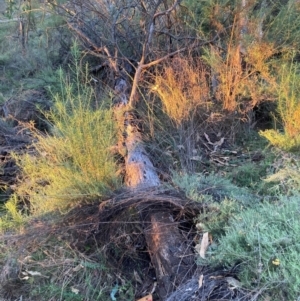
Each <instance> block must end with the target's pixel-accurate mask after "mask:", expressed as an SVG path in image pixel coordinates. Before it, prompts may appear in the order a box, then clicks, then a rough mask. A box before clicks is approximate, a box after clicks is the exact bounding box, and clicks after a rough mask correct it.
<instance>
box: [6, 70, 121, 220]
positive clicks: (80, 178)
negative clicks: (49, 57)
mask: <svg viewBox="0 0 300 301" xmlns="http://www.w3.org/2000/svg"><path fill="white" fill-rule="evenodd" d="M78 68H79V67H78V66H77V65H76V68H75V71H76V72H77V73H75V84H71V83H69V82H68V81H67V80H65V79H64V78H63V77H64V74H63V72H61V87H62V91H61V94H60V95H59V94H57V95H56V96H55V97H54V98H55V105H54V108H53V109H52V111H51V113H50V114H49V115H48V118H49V121H51V122H52V123H53V127H52V133H51V134H43V133H39V132H36V131H35V132H34V136H35V139H36V142H35V143H34V144H33V146H34V150H35V151H34V153H32V152H28V153H27V154H25V155H23V156H20V155H15V160H16V162H17V164H18V165H19V167H20V169H21V180H20V183H18V185H17V188H16V191H15V194H14V196H13V197H12V198H11V200H9V201H8V203H7V205H6V206H7V207H8V206H11V205H12V204H14V200H15V198H16V197H18V199H19V200H22V201H23V202H24V204H25V205H24V206H23V207H22V209H23V210H24V209H26V205H28V208H27V209H28V210H29V211H30V213H31V214H40V213H45V212H50V211H53V210H65V209H67V208H68V207H70V206H71V204H73V203H74V201H76V200H83V199H84V200H87V199H89V198H95V197H101V196H103V195H105V194H107V193H108V192H109V191H110V190H113V189H115V188H117V187H118V186H119V185H120V181H119V178H118V176H117V165H116V161H115V159H114V157H113V155H112V153H111V150H110V148H111V146H112V145H114V143H115V139H116V136H117V135H116V128H115V125H114V121H113V116H112V110H111V109H109V108H108V109H106V108H104V106H103V107H102V108H101V109H98V110H94V109H93V108H92V101H93V90H92V89H91V88H89V87H88V85H87V81H86V78H82V76H81V75H82V74H81V73H80V72H79V71H78V70H79V69H78ZM82 80H85V82H84V83H85V84H83V88H82V83H81V81H82ZM9 212H10V213H11V214H12V213H13V211H11V210H9Z"/></svg>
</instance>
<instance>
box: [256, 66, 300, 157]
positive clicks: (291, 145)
mask: <svg viewBox="0 0 300 301" xmlns="http://www.w3.org/2000/svg"><path fill="white" fill-rule="evenodd" d="M280 73H281V74H280V79H279V84H278V91H277V94H278V113H279V115H280V118H281V120H282V122H283V129H284V131H283V133H281V132H279V131H278V130H266V131H261V132H260V134H261V135H262V136H263V137H265V138H267V139H268V140H269V141H270V143H271V144H273V145H274V146H277V147H279V148H281V149H284V150H289V151H294V150H298V149H299V148H300V100H299V99H300V78H299V74H298V73H299V66H298V65H297V64H292V65H290V66H287V65H284V66H283V67H282V69H281V72H280Z"/></svg>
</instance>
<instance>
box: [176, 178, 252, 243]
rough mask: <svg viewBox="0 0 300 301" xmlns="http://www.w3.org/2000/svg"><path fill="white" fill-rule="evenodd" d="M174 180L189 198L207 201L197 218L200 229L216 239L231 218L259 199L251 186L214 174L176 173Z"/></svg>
mask: <svg viewBox="0 0 300 301" xmlns="http://www.w3.org/2000/svg"><path fill="white" fill-rule="evenodd" d="M173 182H174V184H175V185H176V186H177V187H179V188H180V189H181V190H183V191H184V192H185V194H186V196H187V197H188V198H190V199H192V200H194V201H198V202H202V203H203V205H204V206H203V212H202V213H201V214H200V215H199V216H198V218H197V228H198V230H199V231H208V232H210V233H211V234H212V236H213V237H214V238H215V237H218V236H220V235H222V234H224V233H225V227H226V226H227V225H228V222H229V220H230V219H231V218H233V217H234V216H235V215H236V214H238V213H239V212H240V211H241V210H244V209H245V208H246V207H248V206H252V205H253V204H255V202H256V199H255V198H254V197H253V196H252V195H251V194H250V193H249V192H248V190H247V189H244V188H240V187H237V186H235V185H234V184H232V183H231V182H230V181H229V180H228V179H225V178H222V177H220V176H217V175H213V174H212V175H208V176H205V175H203V174H197V175H186V174H185V175H180V174H176V175H174V176H173Z"/></svg>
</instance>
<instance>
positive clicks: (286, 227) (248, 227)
mask: <svg viewBox="0 0 300 301" xmlns="http://www.w3.org/2000/svg"><path fill="white" fill-rule="evenodd" d="M299 196H300V195H297V196H294V197H290V198H288V197H281V198H280V201H279V202H278V203H276V204H271V203H263V204H261V205H260V206H259V207H256V208H250V209H247V210H245V211H242V212H241V213H240V214H239V215H237V216H236V217H234V218H233V219H232V221H231V223H230V225H229V227H227V229H226V234H225V235H224V236H223V237H221V239H220V240H219V244H218V247H217V249H216V250H215V251H212V252H211V254H210V255H211V257H210V258H211V261H212V262H213V263H214V264H215V265H220V264H222V265H225V266H226V267H232V266H234V265H236V264H238V265H239V278H240V281H241V282H242V284H243V286H244V287H245V288H248V289H253V288H256V289H257V290H259V289H260V290H261V292H263V291H265V292H266V294H267V295H269V297H270V298H271V299H272V300H297V298H299V297H300V295H299V287H300V277H299V275H300V274H299V266H298V262H299V260H300V255H299V254H300V253H299V251H300V244H299V235H300V221H299V205H300V203H299Z"/></svg>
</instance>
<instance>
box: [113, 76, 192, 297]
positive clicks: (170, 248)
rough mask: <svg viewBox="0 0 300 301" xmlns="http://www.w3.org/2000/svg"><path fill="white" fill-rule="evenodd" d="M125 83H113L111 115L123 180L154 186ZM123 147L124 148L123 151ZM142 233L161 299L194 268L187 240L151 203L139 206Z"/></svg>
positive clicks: (138, 187) (165, 213)
mask: <svg viewBox="0 0 300 301" xmlns="http://www.w3.org/2000/svg"><path fill="white" fill-rule="evenodd" d="M128 90H129V89H128V85H127V83H126V81H125V80H124V79H119V80H118V81H117V85H116V87H115V91H116V98H115V99H114V103H115V106H114V108H115V109H114V111H115V118H116V121H117V123H118V125H119V131H120V135H119V137H120V138H119V142H118V150H119V153H120V154H124V153H125V156H124V160H125V167H124V168H125V183H126V186H127V187H128V188H129V189H131V190H133V191H141V190H144V189H149V188H155V187H158V186H159V185H160V181H159V177H158V175H157V172H156V170H155V167H154V166H153V164H152V162H151V160H150V159H149V156H148V154H147V152H146V150H145V147H144V145H143V140H142V134H141V133H140V132H139V130H138V127H137V120H136V118H135V116H134V114H133V113H132V111H131V107H130V106H129V104H128V99H129V97H128V95H127V91H128ZM124 148H125V151H124ZM139 211H140V212H141V214H140V216H141V219H142V222H143V224H144V235H145V239H146V242H147V246H148V251H149V254H150V257H151V261H152V264H153V266H154V268H155V272H156V278H157V287H158V291H157V293H158V295H159V298H160V300H165V299H166V298H167V296H168V295H169V294H171V293H172V292H173V291H174V290H175V289H176V287H177V286H178V285H180V284H181V283H183V282H184V281H186V280H187V279H189V278H190V277H191V276H192V274H193V271H194V254H193V250H192V249H191V246H190V243H188V242H187V241H186V239H185V238H184V237H183V235H182V233H181V232H180V230H179V228H178V226H179V223H176V222H174V219H173V216H172V215H171V214H170V210H169V209H167V208H161V207H159V209H158V207H157V204H155V200H153V205H149V204H148V206H147V207H146V208H143V207H141V206H139Z"/></svg>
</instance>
